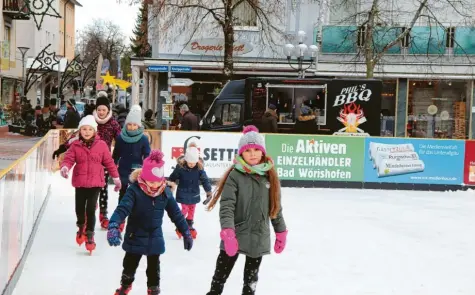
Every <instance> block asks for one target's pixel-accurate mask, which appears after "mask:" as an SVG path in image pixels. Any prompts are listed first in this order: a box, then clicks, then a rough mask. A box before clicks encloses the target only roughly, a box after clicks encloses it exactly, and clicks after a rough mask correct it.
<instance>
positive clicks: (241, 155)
mask: <svg viewBox="0 0 475 295" xmlns="http://www.w3.org/2000/svg"><path fill="white" fill-rule="evenodd" d="M264 145H265V142H264V138H263V137H262V136H261V135H260V134H259V133H258V130H257V128H256V127H254V126H247V127H246V128H244V135H243V136H242V137H241V139H240V140H239V147H238V148H239V150H238V156H237V157H236V159H235V161H234V165H233V166H232V167H231V168H229V169H228V170H227V171H226V172H225V174H224V176H223V178H222V179H221V181H220V182H219V184H218V187H217V188H216V191H215V195H214V197H213V199H212V200H211V202H210V203H209V206H208V208H209V209H212V208H213V207H214V206H215V205H216V202H217V201H218V199H219V198H220V197H221V201H220V210H219V219H220V223H221V233H220V236H221V240H222V242H221V252H220V254H219V256H218V260H217V262H216V270H215V273H214V276H213V280H212V282H211V290H210V291H209V292H208V293H207V295H221V294H222V292H223V288H224V284H225V283H226V280H227V278H228V277H229V275H230V273H231V270H232V269H233V267H234V264H235V263H236V260H237V258H238V255H237V253H240V254H243V255H245V256H246V264H245V267H244V286H243V290H242V294H250V295H253V294H255V292H256V284H257V275H258V272H259V267H260V265H261V262H262V256H263V255H265V254H270V229H269V220H270V221H271V223H272V226H273V227H274V232H275V235H276V241H275V244H274V251H275V252H276V253H281V252H282V251H283V250H284V248H285V244H286V240H287V228H286V225H285V221H284V217H283V215H282V206H281V204H280V184H279V177H278V176H277V172H276V171H275V168H274V164H273V162H272V160H271V158H270V157H267V156H266V155H265V154H266V149H265V146H264Z"/></svg>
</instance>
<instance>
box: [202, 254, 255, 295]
mask: <svg viewBox="0 0 475 295" xmlns="http://www.w3.org/2000/svg"><path fill="white" fill-rule="evenodd" d="M238 257H239V254H236V255H234V256H233V257H230V256H228V255H227V254H226V252H225V251H223V250H221V251H220V252H219V256H218V260H217V261H216V270H215V271H214V276H213V281H212V282H211V290H210V291H209V292H208V293H206V295H221V294H222V293H223V289H224V284H225V283H226V280H227V279H228V277H229V275H230V274H231V271H232V270H233V267H234V264H235V263H236V260H237V259H238ZM261 262H262V257H259V258H251V257H249V256H246V265H245V266H244V285H243V287H242V294H243V295H254V294H255V293H256V285H257V279H258V277H257V274H258V272H259V267H260V265H261Z"/></svg>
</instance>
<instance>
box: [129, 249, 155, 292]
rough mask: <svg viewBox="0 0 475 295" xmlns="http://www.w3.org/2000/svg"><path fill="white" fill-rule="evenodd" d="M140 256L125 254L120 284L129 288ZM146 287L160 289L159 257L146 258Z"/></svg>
mask: <svg viewBox="0 0 475 295" xmlns="http://www.w3.org/2000/svg"><path fill="white" fill-rule="evenodd" d="M141 258H142V255H139V254H132V253H128V252H126V253H125V257H124V262H123V267H124V270H123V271H122V278H121V281H120V284H121V285H122V286H130V285H132V283H133V282H134V280H135V272H136V271H137V268H138V267H139V263H140V259H141ZM146 273H147V287H155V286H157V287H160V255H151V256H147V271H146Z"/></svg>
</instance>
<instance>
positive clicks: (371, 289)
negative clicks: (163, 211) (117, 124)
mask: <svg viewBox="0 0 475 295" xmlns="http://www.w3.org/2000/svg"><path fill="white" fill-rule="evenodd" d="M112 188H113V187H112V186H110V196H109V199H110V201H109V212H110V214H111V213H112V212H113V210H114V209H115V206H116V204H117V197H118V193H115V192H114V191H113V190H112ZM282 193H283V206H284V217H285V219H286V222H287V226H288V229H289V235H288V243H287V248H286V249H285V251H284V252H283V253H282V254H280V255H277V254H275V253H272V254H271V255H267V256H265V257H264V260H263V262H262V266H261V270H260V273H259V283H258V285H257V292H256V294H260V295H297V294H302V295H370V294H371V295H387V294H394V295H455V294H457V295H462V294H466V295H473V294H475V280H474V277H475V233H474V229H475V192H473V191H469V192H444V193H438V192H407V191H383V190H340V189H338V190H337V189H335V190H330V189H297V188H294V189H288V188H284V189H283V191H282ZM218 211H219V208H216V209H215V210H214V211H213V212H206V211H205V209H204V207H203V206H202V205H201V204H200V205H198V207H197V212H196V215H195V216H196V217H195V227H196V229H197V230H198V238H197V240H195V244H194V247H193V249H192V250H191V251H190V252H187V251H184V250H183V242H182V240H178V238H177V237H176V235H175V232H174V226H173V225H172V224H171V222H170V220H169V219H168V216H166V215H165V219H164V220H165V222H164V232H165V239H166V253H165V254H164V255H163V256H161V289H162V293H161V294H163V295H194V294H196V295H198V294H200V295H205V294H206V292H207V291H208V288H209V286H210V283H211V277H212V275H213V271H214V266H215V260H216V257H217V255H218V251H219V249H218V245H219V230H220V228H219V220H218ZM110 214H109V216H110ZM75 222H76V218H75V213H74V189H73V188H72V187H71V185H70V181H68V180H64V179H62V178H61V177H59V175H58V174H56V175H55V177H54V183H53V185H52V195H51V196H50V199H49V203H48V205H47V207H46V210H45V212H44V215H43V217H42V220H41V223H40V226H39V228H38V232H37V234H36V238H35V240H34V243H33V245H32V248H31V251H30V253H29V256H28V259H27V260H26V262H25V266H24V269H23V272H22V274H21V277H20V279H19V281H18V283H17V286H16V288H15V291H14V293H13V294H14V295H28V294H32V295H56V294H58V295H59V294H61V295H64V294H68V295H73V294H74V295H76V294H77V295H79V294H81V295H93V294H94V295H107V294H110V295H113V294H114V291H115V289H116V288H118V287H119V282H120V276H121V271H122V258H123V255H124V252H123V250H122V248H121V247H115V248H114V247H110V246H109V245H108V244H107V241H106V233H107V232H106V231H105V230H101V229H100V226H99V224H98V223H97V224H96V243H97V248H96V250H95V251H94V252H93V255H92V256H89V253H88V252H86V250H85V247H84V245H83V246H82V247H79V246H78V245H77V244H76V242H75V234H76V230H77V228H76V225H75ZM273 240H274V236H273V237H272V242H273ZM243 258H244V257H240V258H239V260H238V263H237V264H236V267H235V268H234V270H233V273H232V274H231V277H230V278H229V280H228V283H227V284H226V287H225V291H224V293H223V294H225V295H240V294H241V286H242V272H243V266H244V263H243V262H244V259H243ZM145 268H146V259H142V262H141V265H140V267H139V269H138V271H137V275H136V281H135V283H134V287H133V289H132V292H131V293H130V294H133V295H139V294H141V295H145V294H147V291H146V277H145Z"/></svg>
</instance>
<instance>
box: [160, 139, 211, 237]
mask: <svg viewBox="0 0 475 295" xmlns="http://www.w3.org/2000/svg"><path fill="white" fill-rule="evenodd" d="M177 162H178V165H177V166H176V168H175V170H174V171H173V173H172V174H171V175H170V177H168V181H169V183H168V184H169V185H171V186H173V182H177V181H178V188H177V192H176V201H177V202H178V203H180V204H181V213H183V215H184V216H185V217H186V222H187V223H188V226H189V227H190V231H191V235H192V237H193V239H196V236H197V234H198V233H197V231H196V229H195V228H194V227H193V223H194V221H193V219H194V216H195V209H196V204H198V203H199V202H200V184H201V185H203V188H204V190H205V191H206V195H207V198H206V201H205V202H204V203H205V204H206V203H207V202H208V201H209V200H210V199H211V193H212V192H211V184H210V181H209V179H208V176H207V175H206V172H205V170H204V166H203V161H202V160H201V159H200V155H199V150H198V148H197V146H196V144H194V143H192V144H190V145H189V146H188V148H187V149H186V152H185V156H184V157H181V158H178V160H177ZM176 234H177V235H178V238H181V235H180V231H179V230H178V229H176Z"/></svg>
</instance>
